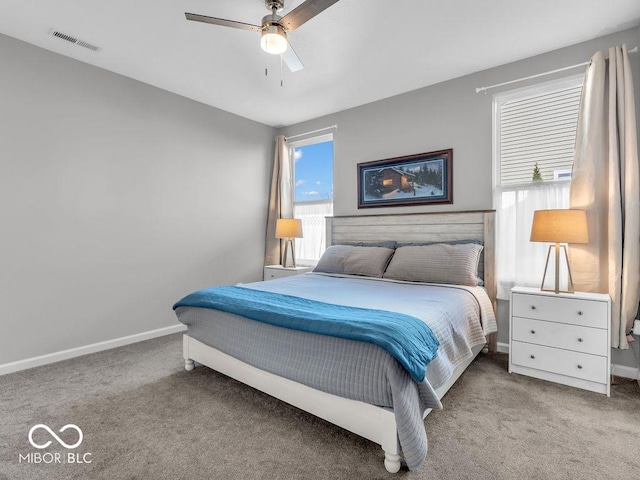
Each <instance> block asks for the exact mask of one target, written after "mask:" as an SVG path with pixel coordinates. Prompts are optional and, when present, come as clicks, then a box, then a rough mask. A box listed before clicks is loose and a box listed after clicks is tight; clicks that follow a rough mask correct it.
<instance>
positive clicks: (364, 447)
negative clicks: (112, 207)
mask: <svg viewBox="0 0 640 480" xmlns="http://www.w3.org/2000/svg"><path fill="white" fill-rule="evenodd" d="M181 341H182V339H181V336H180V335H171V336H168V337H163V338H158V339H154V340H149V341H147V342H143V343H139V344H136V345H130V346H127V347H122V348H118V349H114V350H110V351H107V352H101V353H97V354H93V355H88V356H85V357H81V358H77V359H73V360H68V361H65V362H61V363H57V364H54V365H50V366H46V367H40V368H36V369H32V370H28V371H24V372H18V373H15V374H11V375H5V376H3V377H0V479H1V480H7V479H11V480H14V479H17V480H22V479H25V480H27V479H28V480H31V479H38V480H40V479H76V478H77V479H80V478H82V479H110V480H111V479H154V480H155V479H225V480H226V479H243V480H251V479H283V480H287V479H305V480H314V479H322V480H324V479H367V480H368V479H378V478H389V479H390V478H397V479H410V480H414V479H432V480H443V479H509V480H512V479H556V478H557V479H567V478H569V479H606V478H611V479H616V480H619V479H621V478H640V457H639V454H638V452H639V451H640V450H639V449H640V389H639V388H638V385H637V383H636V382H633V381H627V380H622V381H621V383H620V384H617V385H614V387H613V388H612V395H611V398H607V397H605V396H603V395H599V394H596V393H590V392H585V391H582V390H577V389H573V388H570V387H564V386H561V385H555V384H553V383H548V382H543V381H539V380H535V379H531V378H528V377H523V376H517V375H509V374H508V373H507V357H506V356H505V355H500V354H489V355H482V354H481V355H480V357H478V359H477V360H476V361H475V362H474V363H473V364H472V365H471V367H469V369H468V370H467V371H466V372H465V373H464V374H463V376H462V377H461V378H460V380H459V381H458V382H457V383H456V384H455V385H454V386H453V388H452V389H451V391H450V392H449V393H448V394H447V395H446V396H445V398H444V400H443V404H444V407H445V409H444V410H442V411H436V412H433V413H432V414H431V415H429V416H428V417H427V418H426V419H425V424H426V428H427V435H428V437H429V456H428V457H427V460H426V461H425V463H424V464H423V465H422V467H420V469H419V470H417V471H415V472H410V471H408V470H407V469H406V468H403V469H402V470H401V471H400V473H398V474H396V475H391V474H389V473H387V472H386V470H385V469H384V466H383V463H382V461H383V452H382V450H381V449H380V447H378V446H377V445H374V444H373V443H371V442H369V441H367V440H364V439H362V438H360V437H358V436H356V435H353V434H351V433H349V432H346V431H344V430H342V429H340V428H337V427H335V426H333V425H331V424H329V423H327V422H325V421H322V420H319V419H317V418H315V417H313V416H311V415H309V414H307V413H304V412H302V411H300V410H298V409H296V408H294V407H290V406H288V405H286V404H284V403H282V402H280V401H278V400H275V399H273V398H271V397H269V396H267V395H265V394H263V393H260V392H258V391H255V390H253V389H251V388H249V387H246V386H244V385H242V384H239V383H238V382H236V381H234V380H231V379H229V378H227V377H225V376H223V375H221V374H218V373H216V372H213V371H211V370H209V369H207V368H197V369H196V370H195V371H193V372H185V371H184V370H183V368H182V358H181V357H182V355H181V352H182V343H181ZM40 423H42V424H46V425H48V426H50V427H51V428H52V430H54V431H55V432H58V430H59V429H60V428H61V427H62V426H64V425H66V424H69V423H73V424H76V425H78V426H79V427H80V428H81V429H82V431H83V432H84V440H83V442H82V444H81V445H80V446H79V447H78V448H76V449H75V450H72V451H73V452H75V453H76V455H77V456H76V457H74V459H77V458H80V460H82V459H85V460H91V463H83V464H79V463H77V462H76V463H71V464H70V463H55V459H54V461H53V462H52V463H49V464H44V463H40V464H36V463H29V461H28V460H29V459H30V457H29V456H28V454H30V453H33V452H36V451H37V452H40V453H42V452H49V453H50V454H55V453H60V454H61V459H62V458H65V457H66V454H67V452H69V451H71V450H66V449H64V448H63V447H62V446H61V445H59V444H58V443H57V442H56V441H55V440H54V439H53V438H52V436H51V435H50V434H48V433H47V432H45V431H44V430H42V429H39V430H37V431H34V434H33V439H34V441H35V442H36V443H38V444H43V443H45V442H46V441H48V440H54V441H53V444H52V445H51V446H50V447H48V448H47V449H45V450H36V449H35V448H34V447H32V446H31V445H30V443H29V440H28V433H29V430H30V428H31V427H33V426H34V425H36V424H40ZM58 435H59V436H60V437H61V439H62V440H63V441H66V442H67V443H73V442H74V441H75V440H76V439H77V434H76V433H75V432H73V431H72V430H68V431H66V432H63V433H58ZM86 454H90V455H86ZM21 456H22V457H21ZM48 458H49V459H52V458H54V457H53V455H51V456H50V457H48ZM65 460H67V461H68V459H67V458H65Z"/></svg>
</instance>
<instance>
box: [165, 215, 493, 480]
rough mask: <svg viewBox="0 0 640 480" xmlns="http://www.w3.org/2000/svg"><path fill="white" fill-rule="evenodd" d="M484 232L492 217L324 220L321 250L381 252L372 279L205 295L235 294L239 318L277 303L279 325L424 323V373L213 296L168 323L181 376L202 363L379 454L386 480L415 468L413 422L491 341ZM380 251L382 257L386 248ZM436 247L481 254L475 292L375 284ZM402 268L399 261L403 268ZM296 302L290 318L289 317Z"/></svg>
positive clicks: (298, 281) (417, 445) (410, 283)
mask: <svg viewBox="0 0 640 480" xmlns="http://www.w3.org/2000/svg"><path fill="white" fill-rule="evenodd" d="M493 226H494V212H493V211H473V212H452V213H437V214H408V215H366V216H349V217H331V218H328V219H327V239H328V244H329V245H328V246H330V247H331V248H330V249H328V252H329V251H331V252H344V251H348V252H351V251H356V252H357V253H358V254H360V253H361V252H363V251H365V252H373V251H376V252H379V253H380V254H381V255H382V254H383V253H384V251H385V249H388V248H392V250H393V253H391V254H390V256H389V260H388V261H387V262H386V263H385V260H384V258H383V257H381V258H382V260H381V262H382V263H383V264H384V266H383V270H381V271H382V272H383V274H381V275H380V276H375V275H371V276H363V275H353V274H350V273H349V272H347V273H346V274H345V273H341V272H339V271H337V272H336V271H332V270H331V269H330V268H329V269H327V268H324V269H323V268H319V269H320V270H323V271H321V272H316V273H308V274H304V275H300V276H294V277H286V278H283V279H278V280H271V281H268V282H256V283H252V284H247V285H241V286H236V287H219V288H217V289H214V290H215V293H216V295H222V294H224V295H240V296H241V298H240V299H239V300H238V302H237V303H238V304H239V305H241V306H242V307H243V308H245V307H246V306H247V305H251V304H252V302H253V299H254V297H256V296H257V297H259V298H261V299H263V297H264V298H266V300H264V301H265V302H267V303H269V302H270V301H271V299H273V300H274V304H277V301H279V300H283V302H284V303H283V304H282V305H281V306H280V307H278V308H277V309H276V310H285V309H287V308H291V311H290V314H289V317H290V318H289V319H288V320H287V319H285V320H287V321H294V322H297V323H299V324H302V325H306V324H307V323H309V322H310V321H305V320H304V319H303V318H301V317H305V315H307V316H308V317H309V318H310V319H311V317H313V318H312V320H314V321H315V320H316V317H315V316H316V314H317V315H321V310H322V308H324V306H325V305H326V306H327V307H328V308H333V309H334V310H335V309H345V310H347V309H348V311H347V312H346V313H345V315H352V314H353V312H354V311H355V310H358V309H360V310H362V309H373V310H362V313H363V314H364V315H365V316H369V314H370V312H374V311H375V312H378V311H380V312H382V313H383V314H386V313H388V312H393V313H394V315H397V316H400V315H404V316H406V317H407V319H411V320H412V321H413V320H416V319H417V320H416V324H427V325H428V328H427V330H429V331H431V332H432V334H433V336H434V337H436V339H437V342H436V345H435V347H433V345H432V346H431V348H435V349H436V350H435V352H436V353H435V354H434V355H432V357H433V358H431V357H429V355H427V354H426V353H424V352H421V353H419V354H418V357H420V358H419V359H418V360H420V359H422V360H423V361H424V362H425V363H423V364H421V363H419V361H418V360H416V361H418V363H417V364H416V363H411V362H412V361H413V360H415V358H414V357H411V355H407V357H406V358H405V357H402V358H400V359H399V358H398V357H394V356H393V352H392V350H393V348H394V347H393V346H392V347H391V349H390V348H389V347H388V346H387V345H386V344H384V343H376V342H377V340H372V341H369V340H365V341H362V339H358V337H350V336H343V337H340V338H336V337H334V336H330V335H325V334H322V333H317V331H303V330H304V328H305V327H303V328H302V330H298V329H296V327H293V328H291V327H290V326H289V324H279V323H270V320H269V319H270V318H271V314H269V315H267V316H268V317H269V318H268V319H267V320H265V319H261V321H256V320H255V319H252V318H257V317H254V316H253V315H254V314H255V312H252V311H246V312H245V310H233V309H227V308H226V303H225V302H226V301H227V297H225V296H224V295H223V296H222V297H221V298H219V299H218V298H216V301H217V302H219V303H214V304H213V306H211V305H209V304H207V305H203V304H200V303H193V302H191V303H188V302H186V303H180V302H178V303H177V304H176V307H175V310H176V314H177V316H178V318H179V320H180V321H181V322H183V323H184V324H186V325H187V327H188V330H187V333H186V334H185V335H184V340H183V356H184V359H185V368H186V370H188V371H190V370H193V368H194V362H197V363H199V364H203V365H205V366H207V367H209V368H212V369H214V370H216V371H219V372H221V373H223V374H225V375H228V376H230V377H232V378H235V379H236V380H239V381H240V382H243V383H245V384H247V385H249V386H251V387H254V388H256V389H258V390H260V391H263V392H265V393H267V394H269V395H272V396H274V397H276V398H279V399H281V400H283V401H285V402H287V403H289V404H291V405H294V406H296V407H298V408H301V409H302V410H305V411H307V412H309V413H312V414H314V415H316V416H318V417H320V418H323V419H325V420H327V421H329V422H331V423H333V424H335V425H338V426H340V427H342V428H345V429H347V430H349V431H351V432H353V433H356V434H358V435H360V436H362V437H365V438H367V439H369V440H371V441H373V442H375V443H377V444H379V445H381V447H382V449H383V450H384V455H385V458H384V465H385V468H386V469H387V470H388V471H389V472H391V473H395V472H397V471H399V470H400V467H401V459H402V457H404V460H405V462H406V464H407V466H408V467H409V468H410V469H416V468H417V467H419V465H420V464H421V463H422V461H423V460H424V458H425V456H426V450H427V439H426V432H425V431H424V424H423V421H422V420H423V418H424V417H425V416H426V415H427V414H428V413H429V412H430V411H431V410H432V409H434V408H441V406H442V405H441V403H440V400H441V399H442V397H443V396H444V394H445V393H446V392H447V391H448V390H449V388H450V387H451V385H453V383H454V382H455V381H456V380H457V379H458V378H459V376H460V375H461V374H462V372H463V371H464V370H465V369H466V367H467V366H468V365H469V364H470V363H471V362H472V360H473V359H474V358H475V356H476V355H477V354H478V353H479V352H480V351H481V350H482V349H483V348H485V347H486V345H487V343H488V342H489V343H491V337H492V336H493V335H491V334H492V333H493V332H495V330H496V325H495V316H494V310H495V276H494V269H493V261H494V244H493V240H494V232H493V228H494V227H493ZM390 242H393V247H391V246H388V245H387V244H388V243H390ZM442 242H444V243H446V244H447V245H451V247H449V246H447V247H443V248H455V249H460V248H466V247H467V246H469V245H477V244H482V247H479V248H477V251H478V252H480V251H481V257H480V258H481V261H480V262H479V266H478V269H477V275H478V276H479V277H480V283H481V284H482V283H483V286H476V285H475V284H469V285H458V284H451V283H429V284H426V283H424V282H418V281H415V279H413V278H403V277H398V278H395V277H394V276H393V275H391V273H389V275H388V276H387V275H386V272H392V271H397V266H398V265H400V264H401V260H400V259H401V258H402V254H404V255H405V263H407V262H406V258H413V257H406V255H407V254H408V252H415V251H423V250H425V251H426V250H429V249H431V248H432V247H423V246H424V245H429V244H433V243H437V244H439V243H442ZM345 245H348V246H345ZM398 246H401V247H402V248H397V247H398ZM469 248H471V247H469ZM474 248H475V247H474ZM416 249H417V250H416ZM474 251H476V250H474ZM412 254H413V253H412ZM432 254H433V252H432V253H431V255H432ZM376 255H377V253H376ZM328 256H329V255H327V257H328ZM323 261H325V257H323V260H321V263H322V262H323ZM394 262H395V263H394ZM361 263H362V262H361ZM365 263H366V266H365V267H364V268H369V267H370V265H373V264H375V261H373V262H372V261H369V257H367V261H366V262H365ZM323 265H324V264H323ZM404 267H406V265H404ZM413 267H415V265H413ZM413 267H412V264H411V262H409V267H408V268H409V269H411V268H413ZM371 268H373V267H371ZM414 270H415V268H414ZM421 271H424V269H422V270H421ZM402 272H403V275H404V270H402ZM474 275H476V272H474ZM209 290H210V289H207V295H208V294H209V293H210V292H209ZM196 294H198V292H194V294H191V295H196ZM245 296H247V297H246V298H245ZM188 297H189V296H187V297H185V298H188ZM194 298H195V297H194ZM198 298H202V297H198ZM247 298H248V299H249V300H247ZM183 300H185V299H183ZM298 302H299V303H300V304H301V306H300V308H302V309H301V310H296V308H298V307H297V303H298ZM309 302H311V303H309ZM230 303H233V302H230ZM205 307H206V308H205ZM320 307H322V308H320ZM305 308H306V310H304V309H305ZM305 312H306V313H305ZM356 313H357V312H356ZM331 314H332V315H334V314H335V313H334V312H333V311H332V312H331ZM245 315H246V316H245ZM402 318H403V321H404V317H402ZM330 328H332V329H333V330H335V328H334V327H333V326H331V327H330ZM338 337H339V336H338ZM354 338H355V339H354ZM366 338H367V339H368V338H370V337H366ZM398 338H400V337H399V334H398ZM395 340H397V339H393V338H392V339H391V341H395ZM398 341H400V340H398ZM438 345H439V346H438ZM400 349H402V345H401V347H400ZM424 351H425V352H426V351H427V348H426V347H425V349H424ZM390 352H392V353H390ZM423 353H424V354H423ZM422 357H427V358H426V359H424V358H422ZM405 362H406V363H405ZM424 365H427V366H426V367H425V366H424ZM412 368H413V369H412ZM421 369H422V371H423V375H422V377H420V370H421Z"/></svg>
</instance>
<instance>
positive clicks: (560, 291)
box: [540, 243, 575, 294]
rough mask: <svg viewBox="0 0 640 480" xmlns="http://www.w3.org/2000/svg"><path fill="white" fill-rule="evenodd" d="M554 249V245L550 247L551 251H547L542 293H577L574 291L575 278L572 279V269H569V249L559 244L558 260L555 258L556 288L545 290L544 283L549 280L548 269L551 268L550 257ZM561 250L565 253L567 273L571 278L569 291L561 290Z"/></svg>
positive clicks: (568, 286) (541, 286) (556, 249)
mask: <svg viewBox="0 0 640 480" xmlns="http://www.w3.org/2000/svg"><path fill="white" fill-rule="evenodd" d="M552 248H554V245H549V250H548V251H547V262H546V263H545V265H544V274H543V275H542V283H541V284H540V291H542V292H553V293H556V294H558V293H575V290H574V289H573V278H571V268H570V267H569V256H568V255H567V248H566V247H565V246H564V245H560V244H559V243H556V244H555V251H556V258H555V267H556V271H555V288H553V289H550V288H544V281H545V279H546V278H547V269H548V268H549V257H551V249H552ZM560 248H562V250H563V251H564V258H565V261H566V263H567V273H568V277H569V281H568V284H567V290H560Z"/></svg>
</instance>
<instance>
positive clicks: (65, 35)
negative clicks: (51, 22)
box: [49, 29, 100, 52]
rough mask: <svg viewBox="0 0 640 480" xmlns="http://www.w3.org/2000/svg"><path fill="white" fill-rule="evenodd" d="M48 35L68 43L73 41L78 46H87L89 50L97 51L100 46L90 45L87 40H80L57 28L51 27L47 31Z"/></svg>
mask: <svg viewBox="0 0 640 480" xmlns="http://www.w3.org/2000/svg"><path fill="white" fill-rule="evenodd" d="M49 35H53V36H54V37H57V38H59V39H61V40H65V41H67V42H70V43H75V44H76V45H78V46H80V47H84V48H88V49H89V50H93V51H94V52H97V51H98V50H100V47H96V46H95V45H92V44H91V43H89V42H85V41H84V40H80V39H79V38H76V37H74V36H73V35H69V34H68V33H63V32H61V31H59V30H54V29H51V30H50V31H49Z"/></svg>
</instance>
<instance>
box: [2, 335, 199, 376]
mask: <svg viewBox="0 0 640 480" xmlns="http://www.w3.org/2000/svg"><path fill="white" fill-rule="evenodd" d="M186 329H187V327H186V325H183V324H178V325H172V326H170V327H164V328H158V329H156V330H150V331H148V332H142V333H136V334H134V335H129V336H127V337H120V338H114V339H113V340H107V341H104V342H98V343H92V344H91V345H84V346H82V347H76V348H70V349H69V350H62V351H60V352H54V353H48V354H47V355H40V356H38V357H32V358H25V359H24V360H18V361H17V362H11V363H5V364H3V365H0V375H6V374H7V373H13V372H19V371H20V370H26V369H28V368H34V367H40V366H42V365H48V364H50V363H55V362H60V361H62V360H68V359H70V358H74V357H80V356H82V355H87V354H89V353H96V352H101V351H102V350H109V349H110V348H116V347H122V346H124V345H130V344H132V343H137V342H142V341H143V340H150V339H152V338H156V337H162V336H164V335H171V334H172V333H178V332H184V331H185V330H186Z"/></svg>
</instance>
